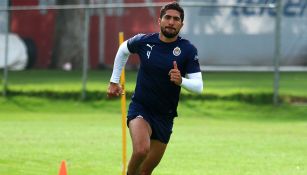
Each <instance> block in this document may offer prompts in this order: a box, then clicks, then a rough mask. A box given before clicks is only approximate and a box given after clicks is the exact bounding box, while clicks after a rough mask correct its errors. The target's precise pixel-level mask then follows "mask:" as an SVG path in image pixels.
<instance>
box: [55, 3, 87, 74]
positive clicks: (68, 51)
mask: <svg viewBox="0 0 307 175" xmlns="http://www.w3.org/2000/svg"><path fill="white" fill-rule="evenodd" d="M69 4H70V5H72V4H80V0H57V5H69ZM84 14H85V12H84V10H83V9H78V10H75V9H74V10H58V11H57V17H56V24H55V37H54V38H55V40H54V47H53V52H52V62H51V65H50V67H51V68H62V67H63V65H64V64H66V63H71V65H72V68H80V67H81V66H82V58H83V57H82V56H83V41H84V38H83V32H84Z"/></svg>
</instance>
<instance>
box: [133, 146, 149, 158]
mask: <svg viewBox="0 0 307 175" xmlns="http://www.w3.org/2000/svg"><path fill="white" fill-rule="evenodd" d="M148 153H149V147H145V146H142V147H139V148H136V149H135V150H134V151H133V154H134V156H135V157H138V158H142V159H143V158H145V157H146V156H147V154H148Z"/></svg>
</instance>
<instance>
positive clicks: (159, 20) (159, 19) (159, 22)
mask: <svg viewBox="0 0 307 175" xmlns="http://www.w3.org/2000/svg"><path fill="white" fill-rule="evenodd" d="M158 24H159V26H160V25H161V18H158Z"/></svg>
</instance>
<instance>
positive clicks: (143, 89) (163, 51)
mask: <svg viewBox="0 0 307 175" xmlns="http://www.w3.org/2000/svg"><path fill="white" fill-rule="evenodd" d="M183 19H184V11H183V9H182V8H181V7H180V5H179V4H178V3H177V2H172V3H169V4H167V5H165V6H163V7H162V8H161V11H160V18H159V19H158V24H159V26H160V28H161V29H160V32H159V33H153V34H148V35H145V34H138V35H136V36H134V37H132V38H130V39H128V40H127V41H125V42H124V43H123V44H121V45H120V47H119V49H118V52H117V54H116V57H115V61H114V68H113V73H112V76H111V80H110V84H109V88H108V96H109V97H114V96H119V95H121V93H122V89H121V87H120V85H119V79H120V75H121V71H122V68H123V66H124V65H125V64H126V62H127V59H128V56H129V54H130V53H137V54H138V55H139V57H140V69H139V71H138V76H137V82H136V87H135V92H134V95H133V97H132V101H131V103H130V105H129V110H128V116H127V125H128V127H129V131H130V135H131V140H132V147H133V152H132V155H131V159H130V161H129V165H128V172H127V174H129V175H139V174H140V175H150V174H151V173H152V171H153V170H154V168H155V167H156V166H157V165H158V164H159V162H160V160H161V158H162V156H163V154H164V152H165V149H166V146H167V144H168V142H169V139H170V135H171V133H172V127H173V120H174V117H176V116H177V105H178V101H179V93H180V89H181V87H183V88H185V89H187V90H189V91H192V92H196V93H201V92H202V90H203V82H202V75H201V71H200V67H199V62H198V57H197V50H196V48H195V47H194V46H193V45H192V44H191V43H190V42H189V41H188V40H185V39H183V38H181V37H180V36H178V33H179V31H180V29H181V28H182V26H183ZM184 76H185V77H186V78H184Z"/></svg>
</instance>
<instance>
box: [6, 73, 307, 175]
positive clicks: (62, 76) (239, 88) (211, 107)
mask: <svg viewBox="0 0 307 175" xmlns="http://www.w3.org/2000/svg"><path fill="white" fill-rule="evenodd" d="M89 75H90V77H89V83H88V90H89V92H92V91H93V92H95V93H94V94H96V93H97V94H99V93H102V94H104V93H105V88H106V87H107V82H108V79H109V76H110V72H109V71H93V72H90V74H89ZM305 76H306V73H285V74H282V77H281V89H280V90H281V95H283V96H284V98H286V97H288V96H295V97H300V98H302V99H303V102H300V103H288V102H284V103H282V104H281V105H280V106H273V105H272V104H271V103H261V99H260V102H259V101H258V102H256V103H254V102H253V101H248V100H244V101H240V99H231V98H229V99H219V98H217V99H212V98H205V96H204V98H195V97H193V96H191V98H188V97H189V96H187V98H183V99H182V101H181V102H180V104H179V108H178V111H179V115H180V116H179V117H178V118H176V120H175V126H174V133H173V135H172V138H171V141H170V144H169V146H168V149H167V151H166V154H165V157H164V158H163V160H162V161H161V163H160V165H159V167H158V168H157V169H156V170H155V172H154V173H153V174H155V175H187V174H189V175H224V174H227V175H228V174H229V175H264V174H268V175H275V174H276V175H305V174H307V157H306V155H307V149H306V148H307V130H306V128H307V105H306V103H304V99H305V98H306V97H307V92H306V91H307V90H306V89H307V84H306V81H304V79H305ZM127 78H128V82H127V89H128V91H133V87H134V80H135V73H134V72H128V76H127ZM272 78H273V76H272V75H271V73H246V74H239V73H207V74H204V79H205V84H206V87H205V94H206V93H208V94H215V95H217V96H231V95H232V94H236V93H246V94H256V95H255V96H256V97H257V94H262V93H271V89H272V82H271V80H272ZM9 89H10V90H12V91H18V92H19V91H22V92H25V93H24V94H19V95H18V94H15V95H12V96H9V97H8V98H4V97H0V155H1V156H0V175H41V174H50V175H52V174H57V173H58V169H59V166H60V163H61V160H66V161H67V167H68V174H71V175H84V174H120V173H121V113H120V101H119V100H107V99H106V98H103V97H101V98H98V99H91V100H87V101H81V100H74V99H71V98H68V99H65V98H60V99H56V98H54V97H52V98H50V97H49V96H48V95H46V94H45V95H46V96H41V97H40V96H39V95H44V93H38V94H36V95H35V93H34V96H31V95H33V94H32V93H33V92H37V91H38V92H40V91H46V90H48V91H51V92H54V93H56V92H64V93H65V92H71V91H73V92H77V93H78V92H79V91H80V89H81V74H79V73H76V72H61V71H52V72H51V71H38V70H35V71H25V72H12V73H10V80H9ZM96 91H98V92H96ZM30 92H31V93H30ZM184 93H187V92H184ZM64 96H65V95H64ZM256 97H255V98H256ZM127 138H128V140H129V136H128V135H127ZM130 148H131V147H130V141H129V142H128V150H129V152H128V157H129V156H130Z"/></svg>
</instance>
